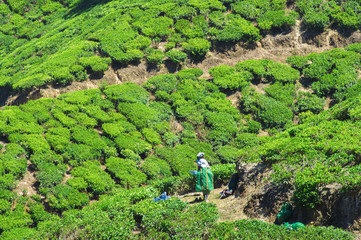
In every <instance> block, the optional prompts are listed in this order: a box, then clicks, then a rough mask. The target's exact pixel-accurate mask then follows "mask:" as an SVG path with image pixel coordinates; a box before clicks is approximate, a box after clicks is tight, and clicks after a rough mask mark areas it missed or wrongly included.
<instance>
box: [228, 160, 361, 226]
mask: <svg viewBox="0 0 361 240" xmlns="http://www.w3.org/2000/svg"><path fill="white" fill-rule="evenodd" d="M237 171H238V174H239V177H240V181H239V183H238V188H237V191H236V197H237V198H240V201H239V205H238V207H239V208H242V209H243V213H244V214H245V215H246V216H247V217H248V218H257V219H262V220H265V221H267V222H275V221H276V216H277V213H278V212H279V210H280V209H281V206H282V205H283V204H284V203H286V202H291V204H292V205H293V206H294V211H293V214H292V217H291V219H290V222H302V223H304V224H310V225H315V226H329V225H333V226H335V227H340V228H343V229H348V230H352V231H360V230H361V191H358V192H352V193H344V192H343V191H342V186H341V185H340V184H337V183H333V184H328V185H325V186H322V187H320V188H319V192H320V199H321V203H320V204H319V205H318V206H317V207H316V208H314V209H309V208H304V207H300V206H296V205H295V204H294V203H293V201H292V195H293V192H294V187H293V186H288V185H279V184H275V183H273V182H272V181H271V179H270V174H271V173H272V170H271V166H269V165H266V164H263V163H239V164H238V165H237ZM234 207H237V206H234ZM239 210H240V209H238V211H239Z"/></svg>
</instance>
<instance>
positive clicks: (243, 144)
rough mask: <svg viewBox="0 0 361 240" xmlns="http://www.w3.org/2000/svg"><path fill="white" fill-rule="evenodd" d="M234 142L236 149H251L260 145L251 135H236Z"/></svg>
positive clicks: (256, 138)
mask: <svg viewBox="0 0 361 240" xmlns="http://www.w3.org/2000/svg"><path fill="white" fill-rule="evenodd" d="M234 141H235V146H236V147H237V148H247V147H253V146H257V145H258V144H259V143H260V140H259V139H258V137H257V135H256V134H252V133H240V134H237V137H236V138H235V139H234Z"/></svg>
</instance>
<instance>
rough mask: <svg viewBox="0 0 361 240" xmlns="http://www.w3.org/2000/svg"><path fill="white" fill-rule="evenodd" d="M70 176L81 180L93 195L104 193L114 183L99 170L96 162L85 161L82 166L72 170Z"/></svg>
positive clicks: (107, 175)
mask: <svg viewBox="0 0 361 240" xmlns="http://www.w3.org/2000/svg"><path fill="white" fill-rule="evenodd" d="M71 174H72V175H73V176H74V177H81V178H83V179H84V180H85V181H86V182H87V183H88V188H89V189H90V190H91V191H92V192H93V193H94V194H102V193H105V192H107V191H109V190H111V189H112V188H113V187H114V181H113V180H112V179H111V177H110V176H109V174H107V173H106V172H104V171H103V170H102V169H101V168H100V164H99V163H98V162H92V161H86V162H84V163H83V166H80V167H76V168H74V169H73V170H72V171H71Z"/></svg>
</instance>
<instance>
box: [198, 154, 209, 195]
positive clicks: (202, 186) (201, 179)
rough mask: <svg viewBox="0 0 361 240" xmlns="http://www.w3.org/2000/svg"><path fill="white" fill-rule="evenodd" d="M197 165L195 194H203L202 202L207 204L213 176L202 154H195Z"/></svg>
mask: <svg viewBox="0 0 361 240" xmlns="http://www.w3.org/2000/svg"><path fill="white" fill-rule="evenodd" d="M197 165H198V171H197V173H196V177H197V183H196V192H203V196H204V200H205V201H206V202H208V201H209V200H208V196H209V193H210V192H211V191H212V190H213V174H212V172H211V168H210V167H209V164H208V162H207V160H205V159H204V153H203V152H200V153H198V154H197Z"/></svg>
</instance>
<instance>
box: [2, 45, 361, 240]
mask: <svg viewBox="0 0 361 240" xmlns="http://www.w3.org/2000/svg"><path fill="white" fill-rule="evenodd" d="M359 50H360V45H359V44H355V45H350V46H349V47H347V48H346V49H334V50H331V51H327V52H323V53H319V54H310V55H308V56H305V57H302V56H293V57H290V58H289V59H288V60H287V61H288V62H289V64H290V65H287V64H281V63H278V62H274V61H271V60H247V61H243V62H239V63H238V64H236V66H235V67H231V66H226V65H221V66H217V67H214V68H212V69H211V70H210V71H209V73H210V74H211V75H212V80H209V81H206V80H205V79H202V78H200V76H201V75H202V74H203V71H202V70H200V69H184V70H181V71H179V72H177V73H176V74H163V75H158V76H155V77H152V78H150V79H148V81H147V82H145V83H144V84H143V85H142V86H139V85H137V84H135V83H131V82H126V83H124V84H121V85H110V86H105V85H103V86H102V87H101V88H99V89H92V90H84V91H76V92H72V93H66V94H63V95H60V96H59V97H58V98H56V99H51V98H43V99H39V100H31V101H29V102H27V103H26V104H23V105H20V106H8V107H5V108H4V109H3V110H2V111H0V133H1V136H2V139H3V140H4V142H5V144H4V145H1V155H0V161H1V164H0V166H1V168H0V174H1V175H0V186H1V191H0V199H1V201H0V203H1V204H0V207H1V208H0V210H1V213H2V214H1V216H0V218H1V221H0V231H1V239H53V238H60V239H63V238H68V237H74V238H81V239H89V238H90V239H95V238H97V239H98V238H100V239H111V238H122V239H123V238H130V237H134V238H147V239H148V238H149V239H153V238H157V239H158V238H159V236H162V238H165V239H167V238H172V239H173V238H174V239H179V238H182V236H183V235H184V234H185V233H187V236H189V237H190V238H194V239H197V238H205V239H219V238H229V239H234V238H241V239H243V236H244V234H248V233H249V234H248V235H249V239H256V238H258V237H260V236H262V238H268V239H274V238H280V239H283V238H284V239H289V238H291V239H292V238H297V239H302V238H304V239H307V238H309V237H312V236H313V238H317V239H324V238H327V239H328V238H334V239H337V238H340V237H341V238H352V236H351V235H350V234H349V233H346V232H342V231H340V230H337V229H333V228H316V227H307V228H306V229H304V230H302V231H300V232H298V233H297V234H296V233H294V232H287V231H286V230H285V228H284V227H282V226H276V225H269V224H265V223H263V222H259V221H236V222H226V223H218V222H217V219H218V212H217V208H216V207H215V205H213V204H203V203H202V204H197V205H191V206H190V205H188V204H187V203H184V202H182V201H181V200H179V199H177V198H172V200H168V201H166V202H163V203H156V202H153V201H150V200H151V199H152V198H154V197H156V196H159V194H160V193H161V192H163V191H167V192H168V193H170V194H174V193H181V192H184V191H190V190H192V189H193V188H194V181H195V180H194V178H193V176H192V175H191V174H190V173H189V170H194V169H195V167H196V166H195V164H194V161H195V159H194V158H195V156H196V154H197V152H199V151H203V152H206V153H207V160H208V161H209V163H210V164H211V165H212V170H213V173H214V179H215V184H216V186H218V187H219V186H221V185H222V184H225V183H227V182H228V179H229V177H230V176H231V175H232V174H233V173H234V172H235V163H236V162H237V161H238V160H239V159H241V160H242V161H243V162H254V161H263V162H265V163H271V164H272V165H273V167H272V168H273V170H274V175H273V178H272V179H270V181H274V182H279V183H282V184H291V185H293V186H295V188H296V191H295V193H294V202H295V204H297V205H300V206H305V207H310V208H314V207H317V204H319V201H320V200H319V198H318V196H319V194H318V189H319V187H320V186H322V185H324V184H327V183H334V182H337V183H341V184H342V186H343V188H344V190H345V191H354V190H358V189H360V186H361V178H360V175H359V168H360V165H359V162H358V159H359V158H360V156H359V154H360V151H361V150H360V147H359V134H360V133H359V132H360V129H361V128H360V127H359V123H358V121H357V120H359V117H358V113H359V110H358V108H359V106H360V102H361V100H360V97H359V95H358V88H359V87H358V85H359V83H358V74H357V72H358V71H359V69H360V63H361V56H360V54H359V53H358V52H359ZM325 59H326V60H325ZM325 66H328V67H327V71H323V70H322V69H324V68H325ZM320 69H321V70H320ZM340 71H342V72H345V71H348V72H347V74H348V76H350V77H348V78H339V77H337V74H340ZM351 76H352V77H351ZM302 78H307V79H308V80H309V81H311V82H312V84H311V85H310V89H312V90H313V91H306V92H303V91H300V90H299V88H300V87H301V86H302V84H301V80H302ZM300 79H301V80H300ZM254 81H263V82H267V83H268V84H269V85H268V87H266V89H265V94H260V93H258V92H256V91H255V90H254V88H253V87H251V82H254ZM319 89H320V90H319ZM321 89H322V90H321ZM236 91H238V92H240V93H241V97H240V98H239V106H238V107H236V106H234V105H232V103H231V101H230V100H229V99H228V98H227V96H229V95H232V94H233V93H235V92H236ZM325 97H328V98H331V99H332V101H333V102H335V106H333V107H332V108H330V109H329V110H327V111H324V110H323V109H324V106H325ZM150 99H153V100H150ZM345 99H347V100H345ZM297 118H299V123H297V121H295V120H294V119H297ZM176 126H178V127H176ZM260 131H267V132H268V135H269V136H258V133H259V132H260ZM28 161H30V162H28ZM28 164H30V166H29V167H30V168H32V169H33V171H35V177H36V179H37V193H38V194H36V195H32V196H31V197H26V192H24V193H25V196H18V195H16V194H15V193H14V192H13V190H14V188H15V187H16V185H17V182H18V181H19V180H21V179H22V178H23V176H24V174H25V172H26V171H27V168H28ZM66 176H70V177H66ZM24 191H26V190H24ZM135 229H141V234H140V235H133V230H135ZM235 229H237V230H235ZM250 229H253V230H250ZM257 236H258V237H257Z"/></svg>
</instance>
